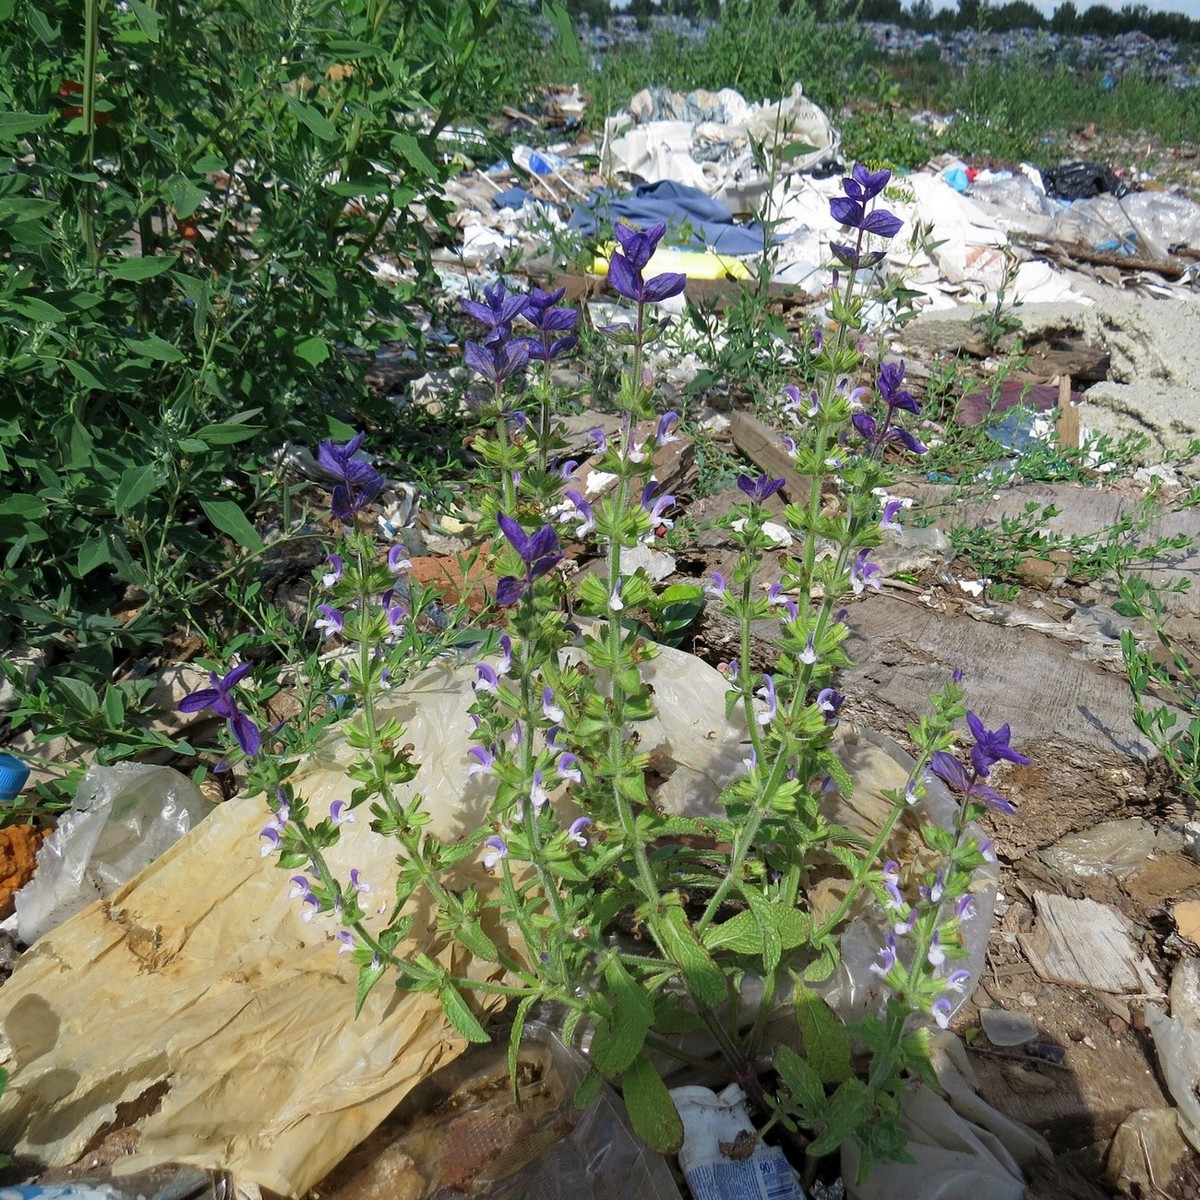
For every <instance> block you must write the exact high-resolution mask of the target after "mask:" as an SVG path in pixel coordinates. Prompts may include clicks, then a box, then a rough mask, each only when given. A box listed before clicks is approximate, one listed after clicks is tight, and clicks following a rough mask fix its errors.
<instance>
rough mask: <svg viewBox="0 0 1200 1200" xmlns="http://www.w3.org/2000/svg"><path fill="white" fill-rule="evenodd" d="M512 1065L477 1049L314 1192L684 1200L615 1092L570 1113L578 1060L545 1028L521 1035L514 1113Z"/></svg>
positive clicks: (393, 1197) (431, 1080)
mask: <svg viewBox="0 0 1200 1200" xmlns="http://www.w3.org/2000/svg"><path fill="white" fill-rule="evenodd" d="M507 1054H508V1048H507V1046H505V1045H504V1044H503V1043H502V1042H501V1043H500V1044H493V1045H485V1046H472V1047H471V1048H470V1049H469V1050H468V1051H467V1052H466V1053H465V1054H463V1055H462V1056H460V1057H459V1058H457V1059H455V1060H454V1061H453V1062H452V1063H450V1064H448V1065H447V1066H445V1067H442V1068H441V1069H440V1070H437V1071H434V1072H433V1073H432V1074H430V1075H429V1076H428V1077H427V1078H426V1079H424V1080H422V1082H421V1083H420V1084H418V1085H417V1087H415V1088H414V1089H413V1090H412V1092H410V1093H409V1095H408V1096H407V1097H405V1099H404V1100H403V1102H402V1103H401V1104H400V1105H399V1107H398V1108H397V1109H396V1111H395V1112H394V1113H392V1114H391V1115H390V1116H389V1117H388V1118H387V1119H386V1120H385V1121H384V1123H383V1124H382V1125H381V1126H380V1127H379V1129H377V1130H376V1131H375V1132H374V1133H373V1134H372V1135H371V1136H370V1137H369V1138H367V1139H366V1141H364V1142H363V1144H362V1145H360V1146H359V1147H357V1148H356V1149H355V1150H354V1151H352V1152H351V1154H350V1155H349V1156H348V1157H347V1158H346V1159H345V1160H344V1161H343V1162H342V1163H340V1164H339V1165H338V1166H337V1167H336V1168H335V1169H334V1170H333V1172H332V1173H331V1174H330V1175H329V1176H327V1177H326V1178H325V1179H324V1180H322V1181H321V1182H320V1184H318V1186H317V1189H316V1190H317V1191H318V1192H319V1194H320V1195H321V1196H323V1197H325V1198H326V1200H422V1198H424V1197H431V1198H432V1197H444V1196H448V1195H452V1196H456V1197H460V1198H462V1200H469V1198H478V1200H517V1198H518V1197H524V1196H537V1197H538V1198H539V1200H643V1198H645V1200H679V1189H678V1188H677V1187H676V1185H675V1181H674V1179H673V1178H672V1175H671V1171H670V1169H669V1168H668V1166H667V1164H666V1161H665V1159H663V1157H662V1156H661V1155H659V1154H655V1153H653V1152H651V1151H649V1150H647V1149H646V1148H645V1146H644V1145H643V1144H642V1143H641V1141H640V1140H639V1139H638V1138H637V1136H636V1135H635V1134H634V1132H633V1130H632V1127H631V1126H630V1124H629V1118H628V1115H627V1113H626V1111H625V1106H624V1103H623V1102H622V1100H621V1098H620V1097H619V1096H618V1095H617V1093H616V1092H615V1091H614V1090H613V1089H612V1088H611V1087H610V1086H609V1085H608V1084H603V1085H602V1086H601V1089H600V1092H599V1094H598V1095H597V1097H596V1099H595V1100H594V1101H592V1103H591V1104H590V1105H589V1106H588V1108H587V1109H586V1110H582V1111H581V1110H579V1109H576V1108H575V1107H574V1106H573V1104H572V1096H573V1095H574V1093H575V1090H576V1088H577V1087H578V1086H579V1084H580V1083H581V1082H582V1081H583V1078H584V1075H585V1074H586V1073H587V1060H586V1059H585V1058H584V1057H583V1055H582V1054H580V1053H579V1052H578V1051H576V1050H573V1049H571V1048H569V1047H565V1046H564V1045H563V1044H562V1042H561V1041H559V1039H558V1038H557V1036H555V1034H554V1033H553V1031H552V1030H551V1029H550V1027H549V1026H547V1025H546V1024H545V1023H543V1022H540V1021H534V1022H531V1023H530V1024H528V1025H526V1027H525V1030H524V1036H523V1037H522V1041H521V1048H520V1051H519V1053H518V1060H517V1081H518V1091H519V1095H520V1101H519V1104H518V1103H517V1102H516V1101H514V1097H513V1093H512V1088H511V1085H510V1083H509V1073H508V1062H507Z"/></svg>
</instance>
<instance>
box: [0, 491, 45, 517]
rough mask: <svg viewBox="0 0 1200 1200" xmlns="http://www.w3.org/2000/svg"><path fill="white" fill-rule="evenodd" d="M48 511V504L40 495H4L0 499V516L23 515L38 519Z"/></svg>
mask: <svg viewBox="0 0 1200 1200" xmlns="http://www.w3.org/2000/svg"><path fill="white" fill-rule="evenodd" d="M49 511H50V509H49V506H48V505H47V504H46V502H45V500H43V499H42V498H41V496H27V495H16V496H5V497H4V499H3V500H0V516H3V517H25V518H27V519H28V520H30V521H40V520H41V519H42V518H43V517H44V516H45V515H46V514H47V513H48V512H49Z"/></svg>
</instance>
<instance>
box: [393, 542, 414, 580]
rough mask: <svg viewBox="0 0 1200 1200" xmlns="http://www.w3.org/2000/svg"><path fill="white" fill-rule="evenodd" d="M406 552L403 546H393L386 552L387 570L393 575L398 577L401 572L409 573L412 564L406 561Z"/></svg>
mask: <svg viewBox="0 0 1200 1200" xmlns="http://www.w3.org/2000/svg"><path fill="white" fill-rule="evenodd" d="M407 555H408V550H407V549H405V547H404V546H400V545H397V546H393V547H392V548H391V549H390V550H389V551H388V556H387V565H388V570H389V571H391V573H392V574H393V575H399V574H400V572H401V571H411V570H412V562H411V561H410V560H409V559H408V557H407Z"/></svg>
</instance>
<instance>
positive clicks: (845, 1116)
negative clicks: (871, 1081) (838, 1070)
mask: <svg viewBox="0 0 1200 1200" xmlns="http://www.w3.org/2000/svg"><path fill="white" fill-rule="evenodd" d="M872 1110H873V1105H872V1103H871V1093H870V1092H869V1091H868V1090H867V1086H866V1084H865V1083H863V1082H862V1080H860V1079H847V1080H846V1082H845V1083H842V1084H840V1085H839V1086H838V1089H837V1091H836V1092H834V1093H833V1095H832V1096H830V1097H829V1103H828V1106H827V1107H826V1110H825V1114H826V1116H825V1119H826V1125H825V1131H824V1133H822V1134H821V1136H820V1137H819V1138H817V1139H816V1141H814V1142H813V1143H811V1145H809V1147H808V1150H807V1151H806V1153H807V1154H808V1156H809V1158H822V1157H824V1156H825V1155H826V1154H831V1153H832V1152H833V1151H834V1150H836V1149H837V1148H838V1147H839V1146H840V1145H841V1144H842V1143H843V1142H844V1141H846V1140H847V1139H849V1138H851V1137H853V1136H854V1132H855V1130H857V1129H858V1127H859V1126H860V1125H861V1124H862V1123H863V1122H864V1121H867V1120H869V1119H870V1118H871V1115H872Z"/></svg>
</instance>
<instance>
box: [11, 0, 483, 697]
mask: <svg viewBox="0 0 1200 1200" xmlns="http://www.w3.org/2000/svg"><path fill="white" fill-rule="evenodd" d="M493 9H494V0H422V2H421V3H415V4H408V3H405V4H399V3H388V2H386V0H357V2H351V3H338V4H332V3H313V4H302V5H297V6H284V7H280V6H278V5H273V4H270V3H267V2H266V0H222V2H221V3H217V4H212V5H207V6H203V7H201V8H200V9H188V10H186V11H185V10H182V9H178V8H169V7H168V8H163V9H156V8H151V7H149V6H147V5H145V4H142V3H131V4H129V5H127V6H125V5H122V6H113V5H106V4H103V3H101V0H88V2H87V3H86V4H85V5H84V6H83V11H82V19H81V13H80V9H79V6H78V5H72V4H68V3H66V0H38V2H37V3H34V2H32V0H25V2H21V3H17V4H16V5H14V6H13V10H12V12H11V15H10V16H9V18H8V19H7V21H6V26H5V29H6V37H5V39H4V41H3V44H2V46H0V108H3V109H5V110H6V111H7V118H6V119H5V121H4V122H3V124H2V125H0V153H2V154H3V155H4V156H5V157H4V158H3V160H2V161H3V166H4V173H3V179H4V182H3V184H2V185H0V364H2V366H3V369H4V370H5V372H6V374H7V376H8V377H9V379H10V380H11V381H12V382H11V386H10V390H9V392H8V400H7V402H6V403H5V404H4V405H3V406H0V466H3V468H4V470H5V472H6V474H7V478H8V483H9V490H8V494H7V496H6V497H5V499H4V501H3V503H2V504H0V536H3V538H4V541H5V543H6V544H7V547H8V550H7V554H6V557H5V560H4V564H3V571H2V574H0V619H4V620H6V621H7V622H8V623H9V624H10V625H11V624H13V623H17V622H19V623H21V624H23V625H24V626H25V627H26V636H27V637H28V638H29V640H30V641H32V642H34V643H39V642H41V643H45V642H50V643H53V644H54V645H55V646H57V647H58V649H59V651H60V652H61V653H67V654H70V655H71V656H72V657H73V660H74V666H73V670H75V671H76V672H77V673H79V674H83V675H87V674H89V673H90V674H91V675H92V676H93V677H95V678H99V677H102V676H104V675H107V674H109V673H110V672H111V670H112V666H113V663H114V652H115V651H117V650H118V649H121V648H128V647H135V646H138V645H141V644H144V643H147V642H153V641H154V640H156V639H158V638H160V637H161V635H162V633H163V631H164V628H165V623H164V615H165V614H167V613H168V612H172V611H174V612H177V611H178V609H179V607H180V605H181V603H183V602H184V599H185V597H186V594H187V591H188V588H189V587H190V586H191V585H193V584H195V583H196V582H197V580H198V579H199V578H201V577H202V576H204V575H206V574H211V573H212V572H213V571H214V569H215V568H217V567H218V565H219V564H222V560H223V559H224V560H226V561H228V558H229V556H230V555H231V554H232V556H233V557H234V559H235V561H237V560H241V559H248V558H249V557H251V556H255V555H258V554H260V553H261V552H262V549H263V542H262V538H261V535H260V533H259V532H258V531H257V530H256V528H255V525H254V523H253V514H254V513H255V511H256V510H257V509H258V508H259V507H260V505H261V503H262V502H263V500H264V499H265V497H266V495H267V493H268V490H269V487H270V482H271V481H270V479H269V477H267V476H264V474H263V473H262V471H261V469H260V466H261V463H262V459H263V454H264V452H265V451H266V450H268V449H270V448H273V447H277V446H279V445H280V444H281V442H283V441H284V440H286V439H288V438H289V437H291V438H302V439H303V440H306V441H312V440H315V438H316V437H317V436H320V435H321V434H324V433H325V432H326V431H327V425H326V417H325V411H326V410H327V409H328V407H329V406H330V405H331V404H336V405H340V406H342V407H344V408H355V407H361V406H362V405H363V404H364V403H365V402H366V393H365V389H364V387H363V383H362V379H361V374H360V371H359V369H358V368H357V367H356V366H354V365H353V363H352V361H351V360H350V359H349V358H347V357H346V356H344V355H343V354H341V353H340V352H339V350H338V347H339V345H340V344H343V343H349V344H352V345H355V346H357V347H359V348H362V349H369V348H370V347H372V346H374V345H375V344H377V343H378V341H379V340H380V339H381V338H384V337H396V336H404V335H406V334H407V333H409V332H411V331H412V330H413V328H414V327H413V324H412V318H411V316H410V311H411V301H412V299H413V297H414V295H415V293H416V290H417V285H416V282H415V280H416V278H417V277H418V274H417V273H414V275H413V276H412V280H413V281H412V282H406V283H403V284H401V285H393V284H388V283H384V282H382V281H381V280H380V279H379V278H377V276H376V273H375V271H374V265H375V260H376V257H377V256H378V255H381V254H390V255H395V256H398V257H399V258H400V259H401V260H402V261H404V262H408V263H411V264H414V265H415V266H416V267H417V268H418V273H419V268H420V265H421V264H422V263H424V262H426V261H427V257H428V253H429V251H430V249H431V234H430V232H429V229H428V227H427V225H426V224H425V223H424V220H423V217H422V215H421V213H420V212H419V211H418V205H420V206H422V208H423V211H426V212H428V214H429V215H430V216H432V217H433V218H434V219H435V220H438V219H440V218H441V217H442V216H444V213H445V208H444V206H443V205H442V204H441V202H440V201H439V200H438V198H437V195H436V190H435V189H436V185H437V182H438V180H439V178H440V177H441V176H442V174H443V172H444V171H445V169H446V168H445V167H443V166H441V165H439V155H438V153H437V148H436V135H437V132H438V130H439V129H440V128H441V127H442V126H444V124H445V123H446V122H447V121H448V120H450V119H451V118H452V117H453V116H455V115H456V114H457V112H458V111H459V110H460V109H461V108H462V106H463V104H464V103H467V102H470V101H471V100H473V99H476V98H478V96H479V94H480V92H481V90H484V88H485V85H486V80H485V79H484V78H483V77H481V76H480V75H478V73H477V72H473V68H472V67H471V55H472V53H473V51H474V48H475V46H476V44H477V43H478V41H479V40H480V38H481V37H482V36H483V34H484V32H485V31H486V29H487V25H488V22H489V20H490V19H491V15H492V11H493ZM431 113H432V116H430V115H429V114H431ZM247 514H249V515H247ZM231 544H232V547H233V549H232V550H231V549H230V546H231ZM122 594H125V595H127V596H128V598H129V603H128V605H127V606H128V607H130V608H133V609H136V610H137V612H136V615H134V616H133V618H132V619H128V618H118V617H116V616H114V615H113V611H112V610H113V609H114V607H115V606H116V605H117V604H118V602H119V600H120V598H121V596H122Z"/></svg>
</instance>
